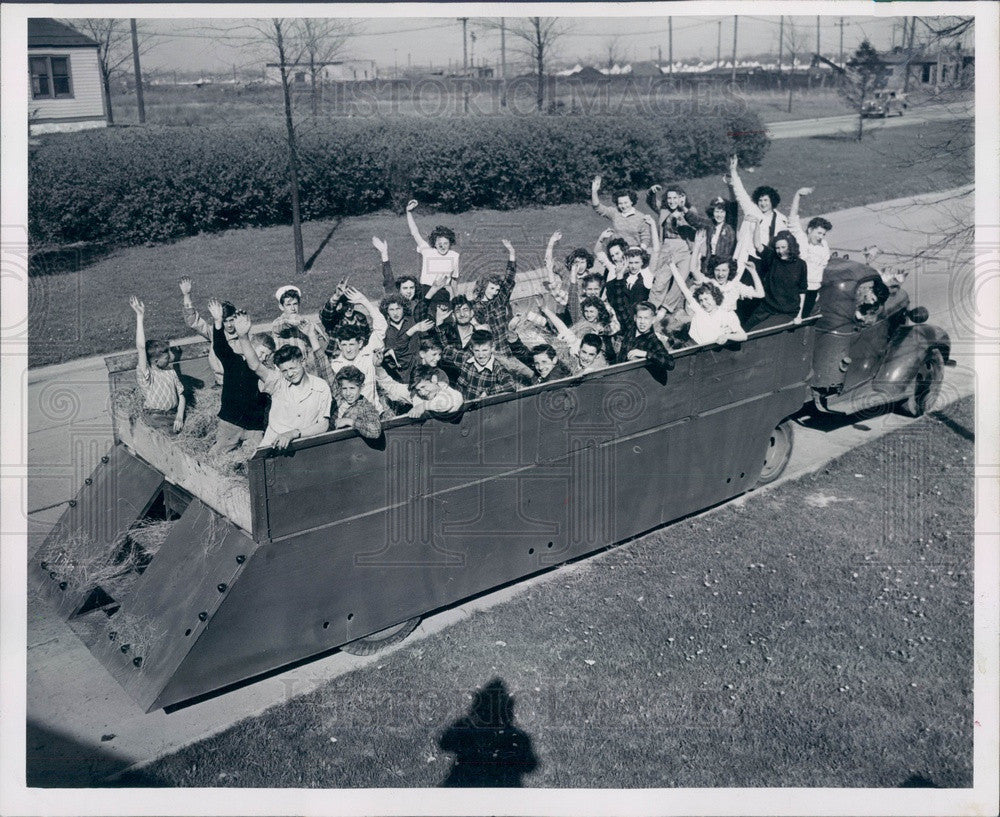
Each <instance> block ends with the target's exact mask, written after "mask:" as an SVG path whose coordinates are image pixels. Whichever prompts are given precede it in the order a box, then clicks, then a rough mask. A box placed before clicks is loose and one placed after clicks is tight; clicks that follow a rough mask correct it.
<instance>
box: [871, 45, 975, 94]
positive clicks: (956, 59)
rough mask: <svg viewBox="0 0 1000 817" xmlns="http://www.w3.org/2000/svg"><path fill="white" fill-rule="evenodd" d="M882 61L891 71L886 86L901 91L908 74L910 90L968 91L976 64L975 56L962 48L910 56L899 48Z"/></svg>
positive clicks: (885, 55) (943, 49) (919, 52)
mask: <svg viewBox="0 0 1000 817" xmlns="http://www.w3.org/2000/svg"><path fill="white" fill-rule="evenodd" d="M881 57H882V60H883V62H885V63H886V65H888V66H889V68H890V72H891V73H890V74H889V78H888V79H887V80H886V85H887V86H888V87H891V88H902V87H903V85H904V84H905V83H906V74H907V72H909V74H910V82H909V87H910V88H911V89H912V88H920V87H923V88H956V87H969V86H971V85H972V80H973V74H974V71H975V64H976V55H975V54H974V53H973V52H971V51H963V50H962V49H961V48H942V49H940V50H939V51H934V52H931V51H918V52H916V53H914V54H913V55H912V56H911V55H909V54H907V52H906V50H905V49H903V48H899V47H896V48H894V49H893V50H892V51H890V52H889V53H887V54H882V55H881Z"/></svg>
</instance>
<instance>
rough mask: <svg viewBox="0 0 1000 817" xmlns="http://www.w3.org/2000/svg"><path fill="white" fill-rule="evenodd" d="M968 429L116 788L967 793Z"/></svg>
mask: <svg viewBox="0 0 1000 817" xmlns="http://www.w3.org/2000/svg"><path fill="white" fill-rule="evenodd" d="M973 428H974V424H973V401H972V399H971V398H968V399H965V400H962V401H960V402H958V403H955V404H952V405H951V406H949V407H948V408H946V409H944V410H943V411H941V412H938V413H935V415H933V416H928V417H925V418H923V419H921V420H919V421H917V422H914V423H912V424H910V425H908V426H906V427H905V428H904V429H902V430H900V431H897V432H894V433H892V434H890V435H887V436H885V437H883V438H881V439H880V440H877V441H874V442H872V443H870V444H868V445H865V446H863V447H860V448H857V449H855V450H854V451H851V452H849V453H848V454H846V455H844V456H843V457H841V458H839V459H838V460H836V461H834V462H832V463H831V464H830V465H829V466H828V467H827V468H826V469H824V470H823V471H821V472H819V473H817V474H814V475H811V476H808V477H804V478H802V479H799V480H797V481H795V482H790V483H787V484H785V485H783V486H780V487H779V488H777V489H774V490H772V491H769V492H765V493H761V494H750V495H748V496H747V498H746V500H745V501H742V502H736V503H730V504H728V505H725V506H723V507H721V508H719V509H716V510H715V511H713V512H711V513H709V514H706V515H703V516H700V517H696V518H691V519H688V520H683V521H680V522H678V523H675V524H674V525H672V526H670V527H668V528H665V529H664V530H662V531H659V532H657V533H654V534H651V535H648V536H645V537H643V538H641V539H638V540H635V541H633V542H630V543H628V544H625V545H622V546H620V547H617V548H615V549H613V550H611V551H608V552H607V553H605V554H604V555H602V556H600V557H598V558H593V559H590V560H587V561H583V562H580V563H578V564H576V565H574V566H572V567H569V568H564V569H562V570H560V571H559V572H557V573H555V574H554V575H553V579H554V580H552V581H548V582H545V583H541V584H536V585H535V586H533V587H531V588H529V589H528V590H526V591H525V592H524V593H523V594H522V595H519V596H518V597H517V598H515V599H513V600H511V601H509V602H506V603H504V604H501V605H498V606H496V607H494V608H491V609H489V610H485V611H482V612H479V613H476V614H474V615H472V616H470V617H469V618H468V619H466V620H464V621H462V622H460V623H458V624H456V625H454V626H452V627H450V628H449V629H447V630H446V631H444V632H442V633H440V634H438V635H434V636H431V637H429V638H427V639H425V640H423V641H420V642H416V643H414V644H412V645H410V646H406V645H404V646H403V647H402V648H401V649H400V650H398V651H397V652H395V653H392V654H390V655H387V656H385V657H384V659H383V660H382V661H380V662H379V663H378V665H374V666H370V667H367V668H365V669H362V670H359V671H356V672H354V673H351V674H350V675H347V676H344V677H342V678H338V679H336V680H334V681H331V682H330V683H329V684H327V685H326V686H324V687H323V688H321V689H319V690H317V691H315V692H313V693H311V694H309V695H306V696H303V697H301V698H298V699H296V700H293V701H290V702H289V703H287V704H284V705H282V706H278V707H275V708H273V709H271V710H269V711H268V712H266V713H264V714H263V715H262V716H260V717H255V718H251V719H248V720H246V721H243V722H242V723H240V724H238V725H236V726H234V727H232V728H231V729H229V730H228V731H226V732H224V733H222V734H220V735H218V736H216V737H214V738H211V739H208V740H206V741H203V742H201V743H198V744H196V745H193V746H190V747H188V748H186V749H184V750H182V751H180V752H178V753H176V754H174V755H172V756H169V757H166V758H164V759H162V760H160V761H158V762H157V763H154V764H152V765H151V766H149V767H147V768H146V769H145V770H143V772H142V773H140V775H141V776H140V777H134V778H132V777H130V776H126V777H125V778H124V779H123V781H122V784H123V785H130V784H131V785H137V784H138V781H140V779H143V780H148V779H149V778H150V777H152V778H154V779H157V780H161V781H165V783H164V784H165V785H170V786H266V787H279V786H288V787H362V786H372V787H387V786H402V787H410V786H414V787H420V786H438V785H442V784H443V783H446V782H448V783H450V784H454V783H456V782H457V783H459V784H461V783H463V782H464V783H466V784H469V783H472V784H478V785H498V784H499V783H501V782H503V783H509V782H511V781H513V783H514V784H517V783H521V784H523V785H527V786H544V787H577V786H582V787H588V786H589V787H659V786H713V787H715V786H740V787H743V786H746V787H751V786H754V787H755V786H808V787H816V786H837V787H864V786H869V787H897V786H901V785H904V784H906V785H934V786H942V787H967V786H971V785H972V687H973V663H972V649H973V635H972V623H973V576H972V558H973V537H972V531H973V525H974V520H973V503H972V502H971V501H970V498H971V490H972V484H973V443H972V441H971V439H970V436H971V434H969V433H962V432H971V429H973ZM477 725H478V727H483V728H476V727H477ZM457 756H460V757H461V758H462V759H463V763H462V764H459V765H458V767H456V764H455V759H456V757H457ZM130 781H131V782H130Z"/></svg>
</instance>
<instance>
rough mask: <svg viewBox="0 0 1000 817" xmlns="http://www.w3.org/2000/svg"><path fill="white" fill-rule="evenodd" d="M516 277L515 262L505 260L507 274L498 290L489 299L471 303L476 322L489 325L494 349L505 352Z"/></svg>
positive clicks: (507, 345) (507, 347)
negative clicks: (511, 299) (511, 298)
mask: <svg viewBox="0 0 1000 817" xmlns="http://www.w3.org/2000/svg"><path fill="white" fill-rule="evenodd" d="M516 277H517V264H516V263H515V262H514V261H509V260H508V261H507V274H506V275H505V276H504V279H503V282H502V283H501V284H500V291H499V292H498V293H497V294H496V295H494V296H493V298H491V299H490V300H489V301H484V300H479V301H476V302H475V304H473V305H472V311H473V312H474V313H475V316H476V322H477V323H480V324H482V325H484V326H487V327H489V330H490V332H492V333H493V342H494V343H495V344H496V350H497V351H498V352H500V353H501V354H507V351H508V349H509V344H508V342H507V324H508V322H509V321H510V319H511V311H510V295H511V293H512V292H513V291H514V279H515V278H516Z"/></svg>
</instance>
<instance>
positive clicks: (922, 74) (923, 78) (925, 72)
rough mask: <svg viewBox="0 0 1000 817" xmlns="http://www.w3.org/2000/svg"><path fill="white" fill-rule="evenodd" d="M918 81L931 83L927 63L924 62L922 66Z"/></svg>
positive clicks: (928, 64)
mask: <svg viewBox="0 0 1000 817" xmlns="http://www.w3.org/2000/svg"><path fill="white" fill-rule="evenodd" d="M920 81H921V82H925V83H926V82H930V81H931V65H930V63H929V62H925V63H924V65H923V70H922V71H921V72H920Z"/></svg>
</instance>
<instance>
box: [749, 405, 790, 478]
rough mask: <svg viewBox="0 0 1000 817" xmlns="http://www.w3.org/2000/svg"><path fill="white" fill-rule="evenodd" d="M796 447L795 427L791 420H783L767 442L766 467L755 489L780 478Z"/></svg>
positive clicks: (761, 471) (761, 470) (762, 469)
mask: <svg viewBox="0 0 1000 817" xmlns="http://www.w3.org/2000/svg"><path fill="white" fill-rule="evenodd" d="M794 445H795V426H793V425H792V423H791V421H790V420H782V421H781V422H780V423H778V425H777V427H776V428H775V429H774V431H772V432H771V435H770V437H769V438H768V441H767V450H766V451H765V452H764V467H763V468H761V469H760V477H759V478H758V479H757V484H756V485H755V486H754V487H760V486H761V485H768V484H769V483H772V482H774V481H775V480H776V479H777V478H778V477H780V476H781V475H782V474H783V473H784V471H785V467H786V466H787V465H788V461H789V460H790V459H791V458H792V448H793V447H794Z"/></svg>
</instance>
